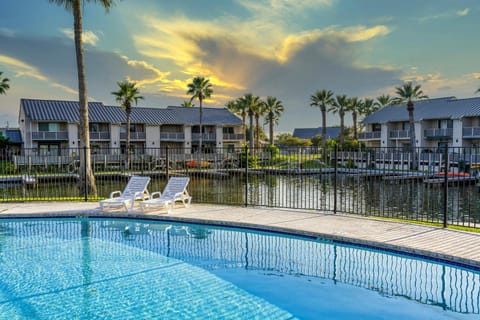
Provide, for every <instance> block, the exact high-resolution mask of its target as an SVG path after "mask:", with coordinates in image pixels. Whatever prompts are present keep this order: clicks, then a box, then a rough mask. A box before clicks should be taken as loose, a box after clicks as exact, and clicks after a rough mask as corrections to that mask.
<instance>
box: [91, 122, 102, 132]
mask: <svg viewBox="0 0 480 320" xmlns="http://www.w3.org/2000/svg"><path fill="white" fill-rule="evenodd" d="M89 131H90V132H100V126H99V125H98V123H90V126H89Z"/></svg>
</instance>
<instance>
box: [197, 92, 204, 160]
mask: <svg viewBox="0 0 480 320" xmlns="http://www.w3.org/2000/svg"><path fill="white" fill-rule="evenodd" d="M198 100H199V101H200V125H199V126H200V139H198V149H199V150H198V152H199V153H200V154H201V153H202V138H203V132H202V131H203V130H202V129H203V128H202V127H203V126H202V119H203V107H202V100H203V99H202V98H201V97H199V98H198Z"/></svg>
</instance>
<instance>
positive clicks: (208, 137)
mask: <svg viewBox="0 0 480 320" xmlns="http://www.w3.org/2000/svg"><path fill="white" fill-rule="evenodd" d="M199 140H200V133H192V141H199ZM216 140H217V135H216V134H215V133H203V134H202V141H216Z"/></svg>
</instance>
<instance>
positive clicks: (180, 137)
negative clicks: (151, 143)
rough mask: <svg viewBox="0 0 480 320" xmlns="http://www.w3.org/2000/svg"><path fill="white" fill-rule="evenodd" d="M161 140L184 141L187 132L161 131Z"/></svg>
mask: <svg viewBox="0 0 480 320" xmlns="http://www.w3.org/2000/svg"><path fill="white" fill-rule="evenodd" d="M160 140H164V141H165V140H168V141H184V140H185V134H184V133H183V132H182V133H180V132H161V133H160Z"/></svg>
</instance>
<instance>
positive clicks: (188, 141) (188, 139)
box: [183, 126, 192, 154]
mask: <svg viewBox="0 0 480 320" xmlns="http://www.w3.org/2000/svg"><path fill="white" fill-rule="evenodd" d="M183 133H184V134H185V142H184V144H183V147H184V148H185V153H187V154H190V153H192V127H191V126H184V127H183Z"/></svg>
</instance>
